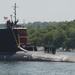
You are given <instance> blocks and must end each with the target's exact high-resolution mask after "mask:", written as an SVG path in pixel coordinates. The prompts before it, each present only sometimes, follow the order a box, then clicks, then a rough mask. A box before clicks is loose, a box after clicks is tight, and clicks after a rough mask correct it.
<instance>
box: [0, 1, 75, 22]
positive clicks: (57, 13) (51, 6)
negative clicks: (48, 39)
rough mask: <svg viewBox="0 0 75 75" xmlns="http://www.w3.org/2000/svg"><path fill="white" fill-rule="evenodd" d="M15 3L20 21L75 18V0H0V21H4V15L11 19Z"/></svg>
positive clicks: (68, 19)
mask: <svg viewBox="0 0 75 75" xmlns="http://www.w3.org/2000/svg"><path fill="white" fill-rule="evenodd" d="M15 3H16V4H17V6H18V8H17V19H19V22H20V23H22V22H23V20H25V22H26V23H28V22H34V21H41V22H43V21H47V22H49V21H66V20H67V21H71V20H74V19H75V0H0V23H4V16H6V17H8V18H9V19H10V15H13V12H14V11H13V7H12V6H14V4H15ZM13 19H14V18H13Z"/></svg>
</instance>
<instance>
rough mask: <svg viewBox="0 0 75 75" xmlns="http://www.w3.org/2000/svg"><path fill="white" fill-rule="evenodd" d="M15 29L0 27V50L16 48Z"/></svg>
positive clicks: (16, 32) (13, 49)
mask: <svg viewBox="0 0 75 75" xmlns="http://www.w3.org/2000/svg"><path fill="white" fill-rule="evenodd" d="M18 44H19V41H18V31H17V29H15V30H14V29H11V28H10V29H0V52H16V51H19V48H18Z"/></svg>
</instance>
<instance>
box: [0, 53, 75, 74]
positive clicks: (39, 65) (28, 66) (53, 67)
mask: <svg viewBox="0 0 75 75" xmlns="http://www.w3.org/2000/svg"><path fill="white" fill-rule="evenodd" d="M57 54H62V53H61V52H60V53H57ZM63 54H65V53H63ZM66 54H69V53H66ZM74 54H75V53H74ZM69 55H73V53H72V54H71V53H70V54H69ZM74 56H75V55H74ZM0 75H75V63H69V62H33V61H31V62H28V61H0Z"/></svg>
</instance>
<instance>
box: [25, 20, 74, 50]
mask: <svg viewBox="0 0 75 75" xmlns="http://www.w3.org/2000/svg"><path fill="white" fill-rule="evenodd" d="M26 27H27V33H28V42H30V43H32V44H33V45H38V44H40V45H44V44H47V45H54V46H55V47H56V48H59V47H63V48H66V49H70V48H72V49H74V48H75V20H73V21H70V22H68V21H65V22H34V23H28V24H26Z"/></svg>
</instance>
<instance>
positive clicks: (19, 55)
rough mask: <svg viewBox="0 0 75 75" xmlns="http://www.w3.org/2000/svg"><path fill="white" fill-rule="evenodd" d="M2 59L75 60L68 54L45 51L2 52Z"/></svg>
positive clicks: (0, 58) (0, 57)
mask: <svg viewBox="0 0 75 75" xmlns="http://www.w3.org/2000/svg"><path fill="white" fill-rule="evenodd" d="M0 60H5V61H52V62H75V58H74V57H70V56H68V55H58V54H55V55H53V54H48V53H44V52H43V51H27V53H26V52H24V51H17V52H16V53H12V52H11V53H6V54H3V53H0Z"/></svg>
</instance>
